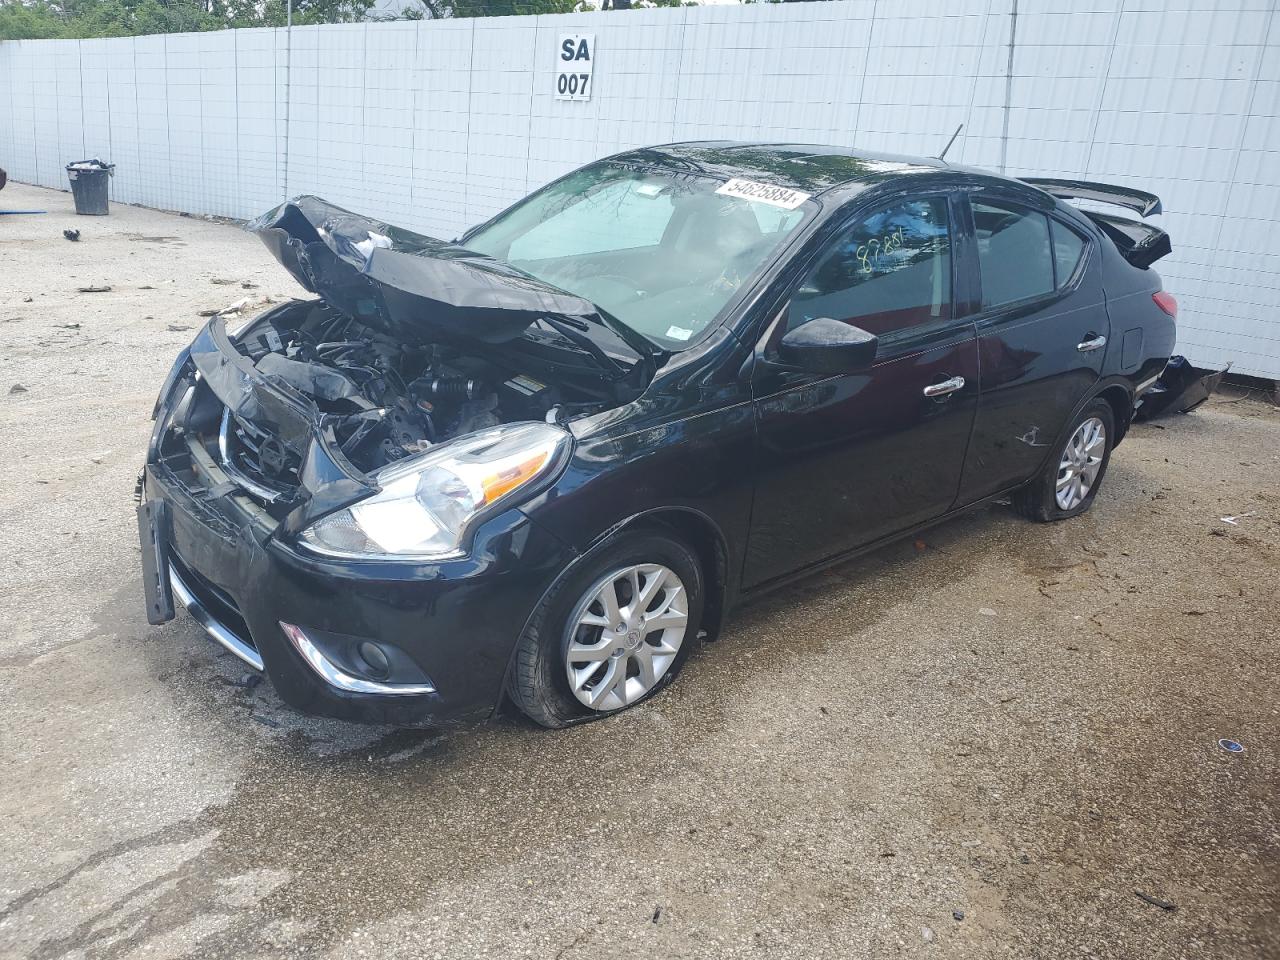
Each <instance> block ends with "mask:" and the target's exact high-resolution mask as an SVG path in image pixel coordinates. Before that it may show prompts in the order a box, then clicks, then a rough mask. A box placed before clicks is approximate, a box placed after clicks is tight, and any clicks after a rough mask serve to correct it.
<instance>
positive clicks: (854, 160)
mask: <svg viewBox="0 0 1280 960" xmlns="http://www.w3.org/2000/svg"><path fill="white" fill-rule="evenodd" d="M610 159H612V160H616V161H620V162H623V163H640V164H646V165H651V166H661V167H683V168H685V169H688V170H690V172H694V173H704V174H709V175H711V176H718V177H723V178H726V179H727V178H730V177H742V178H744V179H747V180H759V181H762V182H765V183H771V184H776V185H777V186H782V187H788V188H790V189H792V190H801V191H804V192H805V193H811V194H814V195H818V194H822V193H825V192H827V191H829V190H833V189H835V188H837V187H841V186H844V185H846V184H851V183H861V184H865V183H866V182H867V181H877V180H884V179H888V178H891V177H898V176H907V175H914V174H923V173H936V172H938V171H940V170H956V171H963V172H965V173H974V174H980V175H986V176H991V175H990V174H986V173H985V171H976V170H970V169H969V168H965V167H954V166H951V165H949V164H947V163H946V162H945V161H943V160H938V159H936V158H933V157H909V156H904V155H901V154H893V153H876V152H874V151H871V150H859V149H856V148H850V147H834V146H825V145H819V144H807V143H740V142H735V141H731V140H709V141H696V142H688V143H668V144H663V145H661V146H654V147H642V148H639V149H636V150H628V151H626V152H625V153H619V154H616V155H614V156H613V157H611V158H610ZM993 179H1000V178H997V177H993Z"/></svg>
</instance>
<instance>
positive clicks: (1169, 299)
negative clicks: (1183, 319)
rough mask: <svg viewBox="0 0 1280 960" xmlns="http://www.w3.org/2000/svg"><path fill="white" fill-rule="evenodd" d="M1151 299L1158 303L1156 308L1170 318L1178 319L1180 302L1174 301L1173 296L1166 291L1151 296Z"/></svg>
mask: <svg viewBox="0 0 1280 960" xmlns="http://www.w3.org/2000/svg"><path fill="white" fill-rule="evenodd" d="M1151 299H1152V300H1154V301H1155V302H1156V306H1157V307H1159V308H1160V309H1161V310H1163V311H1164V312H1165V313H1167V314H1168V315H1169V316H1171V317H1173V318H1175V319H1177V316H1178V301H1177V300H1175V299H1173V294H1172V293H1169V292H1167V291H1165V290H1160V291H1157V292H1156V293H1153V294H1152V295H1151Z"/></svg>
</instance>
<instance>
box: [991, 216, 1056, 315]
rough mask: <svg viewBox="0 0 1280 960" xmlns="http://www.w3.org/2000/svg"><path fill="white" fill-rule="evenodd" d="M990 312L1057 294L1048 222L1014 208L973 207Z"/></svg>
mask: <svg viewBox="0 0 1280 960" xmlns="http://www.w3.org/2000/svg"><path fill="white" fill-rule="evenodd" d="M973 226H974V231H975V233H976V234H977V239H978V264H979V266H980V267H981V269H982V306H983V309H985V310H991V309H994V308H995V307H1001V306H1004V305H1005V304H1007V303H1016V302H1017V301H1019V300H1027V299H1029V298H1031V297H1039V296H1043V295H1044V294H1047V293H1052V292H1053V289H1054V285H1053V249H1052V247H1051V246H1050V244H1049V218H1048V217H1046V216H1045V215H1044V214H1043V213H1035V212H1034V211H1031V210H1025V209H1023V208H1021V207H1016V206H1013V205H1009V206H1005V205H1004V204H995V203H991V202H989V201H979V200H974V201H973Z"/></svg>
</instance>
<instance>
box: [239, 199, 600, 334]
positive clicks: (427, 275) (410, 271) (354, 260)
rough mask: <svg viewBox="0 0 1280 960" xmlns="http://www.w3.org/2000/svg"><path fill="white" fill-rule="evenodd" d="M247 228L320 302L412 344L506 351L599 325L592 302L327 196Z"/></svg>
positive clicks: (292, 204) (295, 203) (296, 203)
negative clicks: (569, 328)
mask: <svg viewBox="0 0 1280 960" xmlns="http://www.w3.org/2000/svg"><path fill="white" fill-rule="evenodd" d="M247 229H249V230H251V231H252V232H254V233H256V234H258V236H260V237H261V238H262V242H263V243H265V244H266V245H267V249H268V250H270V251H271V253H272V255H273V256H274V257H275V258H276V259H277V260H279V261H280V263H281V264H283V265H284V267H285V269H286V270H288V271H289V272H290V273H291V274H293V276H294V278H295V279H296V280H297V281H298V282H299V283H300V284H302V285H303V286H304V287H306V288H307V289H308V290H310V291H311V292H312V293H314V294H316V295H317V296H319V297H321V298H322V299H324V300H325V301H326V302H328V303H329V304H330V305H331V306H333V307H334V308H336V309H338V310H341V311H342V312H343V313H346V314H348V315H350V316H352V317H354V318H356V319H358V320H360V321H362V322H363V323H366V324H368V325H369V326H371V327H374V328H377V329H380V330H382V331H383V332H385V333H387V334H389V335H391V336H394V337H396V338H398V339H400V340H402V341H403V342H406V343H414V342H422V341H430V340H434V339H438V338H440V337H445V338H448V339H450V340H453V341H455V342H458V341H463V342H465V341H468V340H470V341H482V342H485V343H502V342H504V341H508V340H513V339H515V338H516V337H518V336H520V334H521V333H522V332H523V331H524V330H525V328H526V327H528V326H529V325H530V324H532V323H533V322H534V321H536V320H538V319H542V318H546V317H561V318H566V319H569V320H574V319H576V320H578V321H580V322H581V321H584V320H586V321H594V322H597V323H599V322H601V318H600V314H599V310H598V308H597V307H596V306H595V304H593V303H592V302H591V301H589V300H585V299H583V298H582V297H578V296H574V295H573V294H571V293H567V292H565V291H564V290H561V289H559V288H557V287H554V286H552V285H551V284H549V283H544V282H543V281H541V280H538V279H536V278H534V277H531V276H529V275H528V274H525V273H522V272H520V271H519V270H517V269H515V268H514V267H512V266H511V265H509V264H507V263H504V262H502V261H501V260H495V259H493V258H492V257H486V256H483V255H482V254H479V253H475V252H474V251H472V250H468V249H466V248H465V247H461V246H458V245H457V244H454V243H448V242H445V241H443V240H435V239H432V238H431V237H425V236H422V235H421V234H417V233H413V232H412V231H409V230H404V229H402V228H400V227H394V226H391V225H390V224H386V223H383V222H381V221H379V220H372V219H370V218H368V217H362V216H360V215H359V214H355V213H351V212H349V211H347V210H343V209H342V208H341V207H335V206H334V205H333V204H331V203H327V202H325V201H324V200H321V199H320V198H319V197H306V196H304V197H295V198H294V199H292V200H289V201H286V202H285V203H282V204H281V205H280V206H278V207H276V208H275V209H273V210H269V211H267V212H266V213H264V214H263V215H262V216H260V217H258V218H257V219H256V220H252V221H250V222H249V224H248V226H247Z"/></svg>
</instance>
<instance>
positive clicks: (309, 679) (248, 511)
mask: <svg viewBox="0 0 1280 960" xmlns="http://www.w3.org/2000/svg"><path fill="white" fill-rule="evenodd" d="M216 492H217V490H216V489H214V490H210V489H202V488H200V487H193V486H190V485H188V484H187V483H185V482H184V481H183V479H182V477H181V476H179V475H178V474H176V473H175V472H174V471H172V470H170V469H169V467H168V466H167V465H166V463H165V462H163V461H161V462H153V463H149V464H148V465H147V467H146V471H145V475H144V494H145V497H146V499H147V501H148V502H155V501H164V502H165V504H166V505H167V509H166V510H165V511H164V512H165V513H166V514H167V517H168V519H167V523H166V527H167V529H166V530H165V533H164V538H165V540H166V544H165V547H166V551H165V552H166V554H167V556H166V563H167V564H168V567H169V573H170V574H171V578H170V583H171V584H172V585H173V587H174V591H173V592H174V596H175V599H177V600H178V601H179V602H181V603H183V605H185V606H187V608H188V610H189V612H190V613H191V614H192V615H193V617H194V618H195V619H196V620H197V621H198V622H199V623H200V624H201V625H202V626H203V627H204V628H205V630H206V632H208V633H209V634H210V636H211V637H213V638H214V639H215V640H217V641H218V642H219V643H221V644H222V646H224V647H225V648H227V649H228V650H230V651H231V652H232V653H233V654H235V655H236V656H238V657H239V658H240V659H241V660H243V661H245V662H246V663H247V664H249V665H250V666H252V667H255V668H260V669H262V670H263V671H264V672H265V673H266V674H267V676H268V677H269V678H270V680H271V682H272V684H273V685H274V686H275V688H276V690H277V691H278V692H279V693H280V696H281V697H282V699H284V700H285V702H287V703H289V704H290V705H291V706H293V707H296V708H297V709H299V710H302V711H305V712H308V713H314V714H319V715H323V716H331V717H338V718H342V719H348V720H360V721H367V722H380V723H396V724H405V725H408V724H415V725H416V724H448V723H455V722H462V721H465V720H469V719H476V718H479V717H483V716H486V715H488V714H490V713H491V712H492V711H493V709H494V708H495V707H496V706H497V704H498V703H499V701H500V699H501V696H502V689H503V682H504V680H505V677H506V671H507V666H508V663H509V661H510V658H511V653H512V650H513V649H514V646H515V643H516V640H517V639H518V638H519V636H520V633H521V631H522V630H523V629H524V626H525V623H526V622H527V620H528V617H529V615H530V614H531V612H532V611H533V609H534V607H535V606H536V605H537V603H538V602H539V600H540V599H541V597H542V595H543V594H544V593H545V591H546V590H547V589H548V587H549V586H550V585H551V583H552V582H553V581H554V579H555V577H556V576H557V574H558V573H559V571H561V570H562V569H564V567H565V566H566V565H567V564H568V563H569V562H570V561H571V560H572V556H573V553H572V551H571V550H570V549H569V548H567V547H566V546H565V545H564V544H562V543H561V542H560V541H559V540H557V539H556V538H555V537H553V536H552V535H551V534H549V533H546V532H545V531H543V530H541V529H540V528H539V527H537V525H536V524H534V523H533V522H532V521H531V520H529V518H528V517H526V516H525V515H524V514H523V513H521V512H520V511H518V510H509V511H507V512H505V513H503V514H501V515H498V516H495V517H493V518H492V519H490V520H489V521H488V522H486V523H485V524H484V525H483V526H481V527H480V528H479V529H478V530H477V531H476V535H475V540H474V543H473V547H472V550H471V551H470V554H469V556H467V557H465V558H460V559H458V560H451V561H446V562H442V563H435V564H420V563H409V562H388V561H335V560H329V559H322V558H316V557H311V556H308V555H305V554H302V553H300V552H298V551H296V550H294V549H293V548H292V547H291V546H289V545H287V544H284V543H281V542H280V541H279V540H278V539H277V537H276V534H275V531H276V529H277V528H276V527H275V526H273V525H272V524H271V523H270V522H268V521H267V520H266V519H264V517H263V516H262V514H261V511H259V510H255V509H254V505H253V503H252V501H251V500H249V498H247V497H245V496H244V495H243V494H242V493H236V492H231V493H225V492H224V493H222V495H220V496H215V495H214V494H215V493H216ZM140 517H141V513H140ZM282 623H285V624H296V625H297V626H299V627H301V628H302V629H303V631H308V632H309V631H317V632H323V633H324V634H325V635H336V636H345V637H351V638H362V639H368V640H372V641H375V642H380V643H386V644H389V645H391V646H393V647H394V648H396V649H398V650H399V651H403V653H404V654H406V655H407V656H408V658H409V659H410V660H411V661H412V663H413V665H414V666H416V668H418V670H420V672H421V675H423V676H424V677H426V678H429V687H430V688H431V692H424V693H413V694H404V693H394V694H393V693H386V692H384V693H365V692H356V691H353V690H350V689H344V688H343V687H342V686H340V685H338V684H335V683H334V682H333V677H332V676H330V677H326V676H325V675H324V671H323V670H321V669H318V668H317V666H316V665H314V661H313V662H308V660H307V658H306V657H305V656H304V652H303V651H300V649H299V647H298V646H297V645H296V643H295V642H291V641H290V640H289V639H288V637H287V636H286V634H285V632H284V630H283V629H282V627H281V624H282Z"/></svg>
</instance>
